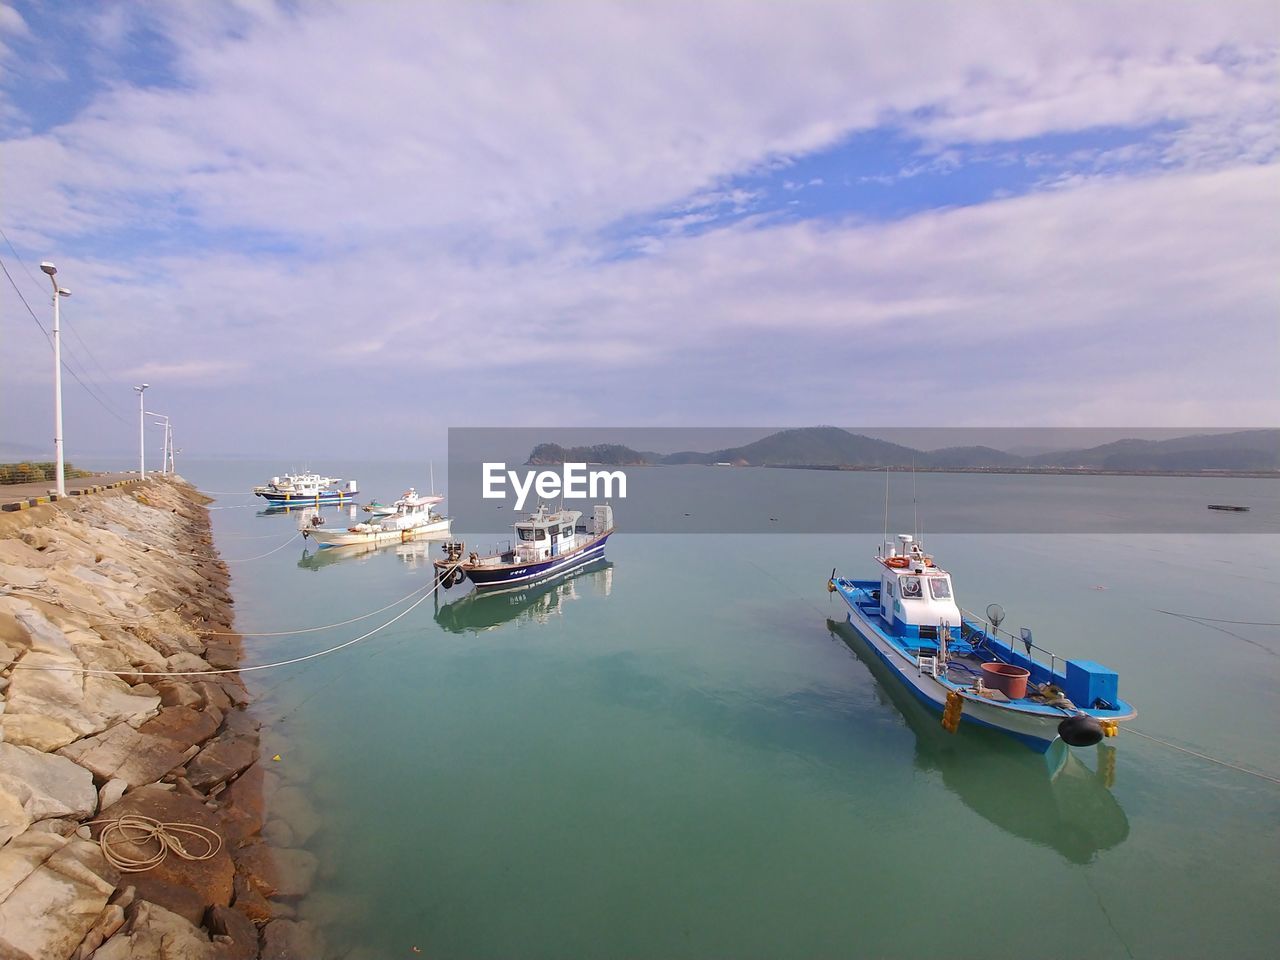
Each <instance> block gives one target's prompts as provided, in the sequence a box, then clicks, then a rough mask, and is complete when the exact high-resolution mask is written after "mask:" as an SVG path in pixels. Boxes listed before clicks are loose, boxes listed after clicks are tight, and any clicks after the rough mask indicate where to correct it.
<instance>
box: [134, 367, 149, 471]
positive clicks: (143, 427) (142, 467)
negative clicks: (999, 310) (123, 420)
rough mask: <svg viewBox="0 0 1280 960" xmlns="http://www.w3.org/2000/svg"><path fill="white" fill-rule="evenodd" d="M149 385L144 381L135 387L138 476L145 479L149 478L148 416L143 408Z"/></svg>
mask: <svg viewBox="0 0 1280 960" xmlns="http://www.w3.org/2000/svg"><path fill="white" fill-rule="evenodd" d="M149 386H151V384H149V383H144V384H141V385H140V386H136V387H134V388H133V389H135V390H137V391H138V476H140V477H141V478H142V479H143V480H145V479H147V458H146V451H147V416H146V411H145V410H144V409H143V402H142V393H143V391H144V390H146V389H147V387H149Z"/></svg>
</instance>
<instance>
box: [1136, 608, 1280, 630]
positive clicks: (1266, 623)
mask: <svg viewBox="0 0 1280 960" xmlns="http://www.w3.org/2000/svg"><path fill="white" fill-rule="evenodd" d="M1156 613H1165V614H1168V615H1169V616H1171V617H1181V618H1182V619H1183V620H1202V621H1204V622H1205V623H1234V624H1238V625H1240V626H1243V627H1280V623H1273V622H1272V621H1270V620H1223V619H1222V618H1221V617H1201V616H1198V615H1196V614H1194V613H1174V612H1173V611H1172V610H1157V611H1156Z"/></svg>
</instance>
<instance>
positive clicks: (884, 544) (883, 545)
mask: <svg viewBox="0 0 1280 960" xmlns="http://www.w3.org/2000/svg"><path fill="white" fill-rule="evenodd" d="M888 551H889V468H888V467H885V468H884V539H883V540H881V541H880V552H881V553H884V554H886V555H887V554H888Z"/></svg>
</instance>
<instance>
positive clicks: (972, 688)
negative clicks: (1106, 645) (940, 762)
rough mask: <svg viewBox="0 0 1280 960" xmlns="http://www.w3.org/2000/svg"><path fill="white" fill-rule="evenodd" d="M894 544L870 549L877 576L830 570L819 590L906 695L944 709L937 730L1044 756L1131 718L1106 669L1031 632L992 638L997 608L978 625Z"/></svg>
mask: <svg viewBox="0 0 1280 960" xmlns="http://www.w3.org/2000/svg"><path fill="white" fill-rule="evenodd" d="M898 542H899V544H900V546H901V549H900V550H899V549H898V548H895V546H894V545H893V544H892V543H889V542H886V543H884V544H883V545H882V546H881V547H880V548H879V549H878V550H877V551H876V557H875V560H876V562H877V563H878V564H879V565H880V568H881V572H880V578H879V579H878V580H852V579H848V578H846V577H840V576H837V575H836V572H835V571H834V570H833V571H832V574H831V579H830V580H829V581H828V583H827V589H828V590H831V591H833V592H835V593H839V594H840V596H841V597H842V598H843V599H844V601H845V602H846V603H847V604H848V605H849V609H850V613H849V617H848V619H849V623H850V624H851V625H852V626H853V628H854V629H855V630H856V631H857V632H858V634H859V635H860V636H861V637H862V639H863V640H865V641H866V642H867V644H868V645H869V647H870V648H871V650H872V652H873V653H874V654H875V655H876V656H877V657H878V658H879V659H880V660H881V661H882V662H883V663H884V664H885V665H886V666H887V667H888V668H889V669H890V671H892V673H893V674H894V676H895V677H896V678H897V679H898V680H900V681H901V682H902V683H903V684H904V685H905V687H906V688H907V690H908V691H909V692H910V693H912V694H913V695H914V696H915V697H916V698H917V699H919V700H920V701H921V702H923V703H924V704H925V706H927V707H930V708H932V709H933V710H937V711H941V712H942V715H943V716H942V723H943V726H944V727H946V728H947V729H949V730H952V731H954V730H955V728H956V727H957V726H958V725H959V724H960V723H961V722H965V723H971V724H977V725H979V726H985V727H992V728H994V729H996V730H1000V731H1002V732H1004V733H1006V734H1009V735H1010V736H1012V737H1014V738H1016V739H1018V740H1020V741H1022V742H1023V743H1025V744H1027V745H1028V746H1030V747H1032V748H1033V749H1035V750H1038V751H1040V752H1044V751H1045V750H1048V749H1049V747H1050V745H1052V744H1053V742H1054V741H1056V740H1058V739H1062V740H1063V741H1065V742H1066V743H1067V744H1068V745H1070V746H1092V745H1093V744H1095V743H1097V742H1099V741H1100V740H1101V739H1102V738H1103V737H1104V736H1114V735H1115V734H1116V733H1117V731H1118V729H1119V724H1120V723H1121V722H1123V721H1126V720H1132V719H1133V718H1134V717H1135V716H1136V715H1137V711H1136V710H1134V708H1133V707H1132V706H1130V705H1129V704H1128V703H1126V702H1124V701H1123V700H1121V699H1120V698H1119V692H1118V691H1119V677H1118V675H1117V674H1116V673H1115V672H1114V671H1112V670H1109V669H1107V668H1106V667H1104V666H1102V665H1101V664H1097V663H1093V662H1092V661H1088V660H1064V659H1062V658H1061V657H1059V656H1057V655H1056V654H1053V653H1051V652H1050V651H1047V650H1044V649H1043V648H1041V647H1038V646H1037V645H1036V644H1035V643H1034V641H1033V640H1032V636H1031V631H1030V630H1026V629H1024V630H1023V631H1022V638H1021V640H1020V641H1018V640H1016V639H1015V638H1014V637H1013V636H1011V635H1008V634H1006V636H1007V637H1008V642H1006V641H1005V640H1002V639H1000V629H999V627H1000V623H1001V622H1002V621H1003V619H1004V610H1003V609H1002V608H1001V607H1000V606H999V605H998V604H992V605H991V606H990V607H988V608H987V613H988V615H987V618H986V619H985V620H983V619H981V618H979V617H977V616H975V615H973V614H969V613H967V611H962V610H961V609H960V607H958V606H957V604H956V600H955V595H954V593H953V592H952V584H951V575H950V574H949V573H947V571H945V570H943V569H942V568H941V567H939V566H938V565H937V564H936V563H934V559H933V557H932V556H930V555H929V554H927V553H925V552H924V550H923V549H922V548H921V546H920V544H918V543H916V542H915V538H914V537H912V536H910V535H909V534H900V535H899V536H898ZM1015 642H1020V643H1021V644H1022V646H1023V647H1024V648H1025V653H1024V652H1023V651H1022V650H1018V649H1016V648H1015V647H1014V643H1015ZM1033 651H1039V652H1040V654H1041V659H1037V657H1036V656H1035V655H1034V653H1033ZM1044 657H1047V658H1048V660H1049V662H1048V663H1047V664H1046V663H1044V662H1042V659H1043V658H1044ZM1059 666H1061V668H1062V669H1061V670H1059V669H1058V668H1059Z"/></svg>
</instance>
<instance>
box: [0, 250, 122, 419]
mask: <svg viewBox="0 0 1280 960" xmlns="http://www.w3.org/2000/svg"><path fill="white" fill-rule="evenodd" d="M0 270H3V271H4V275H5V277H6V278H7V279H8V280H9V284H10V285H11V286H12V287H13V292H14V293H16V294H17V295H18V299H19V300H21V301H22V305H23V306H24V307H26V308H27V313H29V314H31V319H32V320H34V321H35V322H36V326H37V327H39V328H40V332H41V333H43V334H44V337H45V339H46V340H48V341H49V344H50V346H52V344H53V336H52V335H51V334H50V333H49V331H48V330H46V329H45V327H44V324H43V323H41V322H40V318H39V317H37V316H36V312H35V311H34V310H32V309H31V304H29V303H27V298H26V297H24V296H23V295H22V290H21V288H20V287H19V286H18V284H17V283H15V282H14V279H13V274H11V273H10V272H9V268H8V267H7V266H5V263H4V260H3V259H0ZM70 352H71V351H68V353H70ZM62 369H63V370H66V371H67V373H69V374H71V376H72V378H73V379H74V380H75V382H76V383H78V384H80V386H82V387H84V391H85V393H87V394H89V396H91V397H93V399H94V400H96V401H97V402H98V404H99V406H101V407H102V409H104V410H106V411H107V413H109V414H111V415H112V416H113V417H115V418H116V419H117V420H119V421H120V422H121V423H124V424H128V423H129V421H128V420H126V419H125V418H124V417H122V416H121V415H120V414H119V413H117V412H116V410H115V409H113V408H112V407H111V405H110V404H108V403H107V401H106V400H104V399H103V398H102V397H101V396H99V395H98V393H97V392H96V391H94V390H93V388H92V387H90V386H89V385H88V384H87V383H85V382H84V381H83V380H81V379H80V374H78V373H76V371H75V368H74V367H72V366H71V365H70V364H69V363H68V362H67V360H65V359H64V360H63V361H62ZM85 376H88V373H86V374H85Z"/></svg>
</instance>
